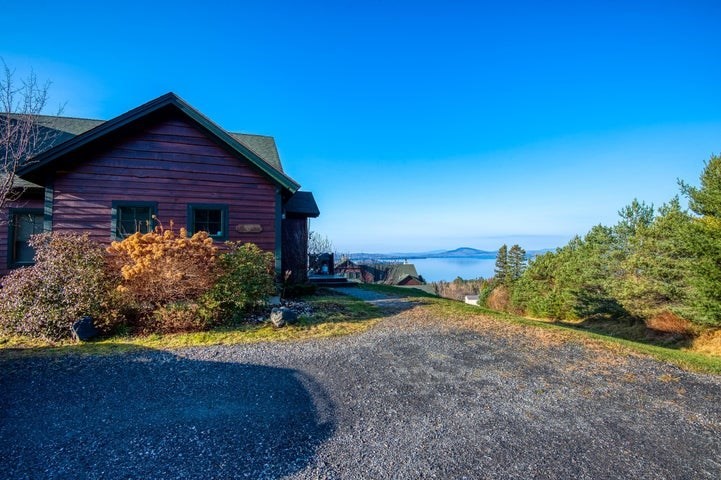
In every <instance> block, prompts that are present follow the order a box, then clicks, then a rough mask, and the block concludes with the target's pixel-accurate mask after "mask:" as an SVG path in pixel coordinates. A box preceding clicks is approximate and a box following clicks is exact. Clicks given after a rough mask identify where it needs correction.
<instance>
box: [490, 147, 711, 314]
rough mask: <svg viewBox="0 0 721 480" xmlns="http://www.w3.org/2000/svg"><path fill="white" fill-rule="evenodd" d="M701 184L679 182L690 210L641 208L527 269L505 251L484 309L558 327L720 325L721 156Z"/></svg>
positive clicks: (676, 205)
mask: <svg viewBox="0 0 721 480" xmlns="http://www.w3.org/2000/svg"><path fill="white" fill-rule="evenodd" d="M700 180H701V181H700V185H699V186H698V187H694V186H691V185H689V184H687V183H685V182H683V181H679V186H680V194H681V195H683V196H684V197H685V198H687V199H688V205H689V208H688V209H685V208H683V207H682V206H681V201H680V199H679V196H676V197H674V198H672V199H671V200H670V201H669V202H668V203H666V204H664V205H662V206H661V207H660V208H658V209H655V208H654V207H653V205H647V204H645V203H644V202H639V201H638V200H634V201H633V202H631V204H630V205H628V206H626V207H624V208H623V209H621V211H619V216H620V218H619V220H618V223H616V224H615V225H613V226H610V227H609V226H604V225H597V226H595V227H593V228H591V230H590V231H589V232H588V233H586V234H585V235H584V236H576V237H574V238H573V239H572V240H571V241H570V242H569V243H568V244H567V245H565V246H563V247H561V248H558V249H556V251H552V252H547V253H544V254H541V255H538V256H536V257H535V258H533V259H532V260H531V261H530V262H528V264H527V265H526V261H525V259H524V258H523V256H522V255H521V256H520V257H519V254H520V252H522V249H521V248H520V247H518V246H517V245H515V246H513V247H512V248H511V249H510V250H509V249H507V248H506V246H505V245H504V246H503V247H502V248H501V250H500V251H499V255H498V257H497V260H496V271H495V277H494V278H493V279H492V280H491V281H490V282H487V283H486V282H483V284H482V285H480V292H479V294H480V297H481V298H480V300H481V302H482V303H484V304H486V305H488V306H490V307H492V308H496V309H500V310H506V311H510V312H514V313H519V314H523V315H527V316H531V317H537V318H548V319H556V320H580V319H589V318H603V319H611V320H618V321H628V322H634V321H643V322H645V323H646V324H647V325H649V326H652V325H654V324H661V323H665V324H667V326H668V324H678V325H691V326H697V327H700V328H703V327H719V326H721V156H716V155H712V156H711V158H710V159H709V161H708V162H706V163H705V168H704V170H703V172H702V174H701V177H700ZM519 258H520V260H519Z"/></svg>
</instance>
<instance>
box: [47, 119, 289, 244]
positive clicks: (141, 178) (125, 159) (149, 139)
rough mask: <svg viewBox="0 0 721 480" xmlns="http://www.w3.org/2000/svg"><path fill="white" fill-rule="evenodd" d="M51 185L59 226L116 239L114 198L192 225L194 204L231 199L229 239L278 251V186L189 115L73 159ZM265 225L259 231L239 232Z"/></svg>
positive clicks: (167, 221) (165, 220) (181, 224)
mask: <svg viewBox="0 0 721 480" xmlns="http://www.w3.org/2000/svg"><path fill="white" fill-rule="evenodd" d="M72 162H73V164H72V166H70V167H68V170H67V171H58V172H57V174H56V176H55V180H54V183H53V196H54V202H53V231H64V232H78V233H81V232H86V231H87V232H90V234H91V236H92V238H93V239H94V240H97V241H100V242H104V243H108V242H110V240H111V231H110V225H111V216H110V211H111V206H112V202H113V201H114V200H120V201H149V202H157V203H158V218H159V219H160V221H161V222H163V224H164V226H165V227H166V228H167V227H168V226H169V225H170V222H171V221H173V222H174V226H175V230H176V231H177V230H178V229H179V228H180V227H186V226H187V225H186V217H187V207H188V204H190V203H217V204H227V205H228V209H229V219H230V229H229V230H230V231H229V240H234V241H243V242H253V243H255V244H257V245H258V246H259V247H261V248H262V249H264V250H268V251H274V250H275V223H274V219H275V202H276V199H275V185H274V184H272V183H271V181H270V180H269V179H268V178H267V177H265V176H264V175H263V174H261V173H259V172H258V171H257V170H255V169H254V168H253V167H252V166H251V165H250V164H249V163H248V162H247V161H245V160H244V159H238V158H237V157H236V156H234V155H232V154H230V153H229V152H228V151H226V150H225V149H223V148H221V147H220V146H219V145H218V144H216V143H215V142H213V141H212V140H211V139H210V138H209V137H208V136H206V134H205V133H203V132H202V131H201V130H199V129H197V128H196V127H195V126H193V125H192V124H191V123H189V122H188V121H186V120H184V119H170V120H163V121H160V122H158V123H156V124H153V125H149V126H147V127H146V128H144V129H142V130H141V131H140V132H137V133H133V134H128V135H126V136H125V137H123V138H120V139H118V140H116V141H114V142H113V143H112V145H108V146H107V147H106V148H105V149H103V150H102V151H100V153H95V154H92V155H90V158H73V159H72ZM238 224H260V225H261V226H262V229H263V231H262V232H261V233H244V234H241V233H238V232H237V231H236V229H235V227H236V226H237V225H238Z"/></svg>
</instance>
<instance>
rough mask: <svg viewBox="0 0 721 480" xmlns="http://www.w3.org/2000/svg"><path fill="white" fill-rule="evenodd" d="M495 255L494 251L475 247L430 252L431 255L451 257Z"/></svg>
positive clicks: (493, 256)
mask: <svg viewBox="0 0 721 480" xmlns="http://www.w3.org/2000/svg"><path fill="white" fill-rule="evenodd" d="M489 255H490V256H491V257H492V258H495V257H496V252H488V251H486V250H478V249H477V248H471V247H461V248H456V249H455V250H446V251H445V252H440V253H435V254H432V255H431V256H432V257H438V258H452V257H488V256H489Z"/></svg>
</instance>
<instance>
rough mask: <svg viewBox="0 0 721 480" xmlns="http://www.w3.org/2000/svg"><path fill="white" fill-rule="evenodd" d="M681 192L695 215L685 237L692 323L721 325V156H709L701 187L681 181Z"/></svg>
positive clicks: (702, 175)
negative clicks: (689, 265)
mask: <svg viewBox="0 0 721 480" xmlns="http://www.w3.org/2000/svg"><path fill="white" fill-rule="evenodd" d="M681 190H682V191H683V193H684V194H686V196H688V199H689V207H690V208H691V210H692V211H693V212H694V213H695V214H696V215H698V217H697V218H695V219H694V220H693V222H692V228H691V230H690V233H691V234H690V235H689V236H688V243H689V246H690V248H691V249H692V251H693V259H694V265H693V269H691V271H690V278H689V281H690V284H691V291H690V304H691V307H692V308H693V309H694V311H695V313H696V318H695V321H697V322H699V323H705V324H708V325H721V156H718V155H712V156H711V158H710V159H709V161H708V162H707V163H706V165H705V168H704V171H703V173H702V174H701V186H700V187H692V186H690V185H688V184H686V183H684V182H681Z"/></svg>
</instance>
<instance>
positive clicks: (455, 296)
mask: <svg viewBox="0 0 721 480" xmlns="http://www.w3.org/2000/svg"><path fill="white" fill-rule="evenodd" d="M487 284H488V281H487V280H484V279H478V280H463V279H461V278H460V277H459V278H456V279H455V280H453V281H452V282H444V281H440V282H433V284H432V285H433V289H434V290H435V292H436V295H438V296H440V297H443V298H450V299H452V300H463V299H464V297H465V296H466V295H479V294H480V292H481V290H483V289H484V288H485V287H486V285H487Z"/></svg>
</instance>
